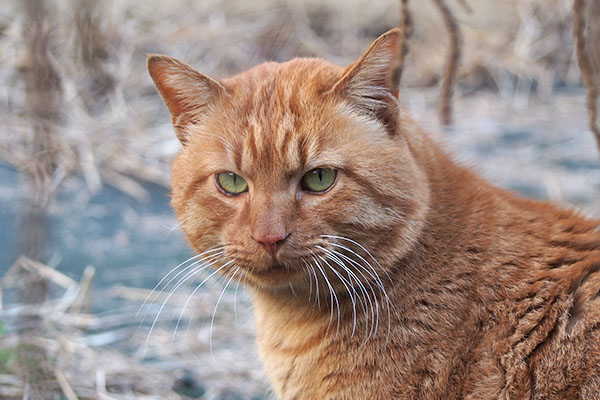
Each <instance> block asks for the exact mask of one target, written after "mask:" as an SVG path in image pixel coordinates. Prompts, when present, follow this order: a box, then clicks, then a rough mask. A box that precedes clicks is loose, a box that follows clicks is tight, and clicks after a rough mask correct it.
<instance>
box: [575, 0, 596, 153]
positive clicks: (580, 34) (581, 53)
mask: <svg viewBox="0 0 600 400" xmlns="http://www.w3.org/2000/svg"><path fill="white" fill-rule="evenodd" d="M586 6H587V9H586ZM586 11H587V12H586ZM588 18H590V19H592V22H595V23H596V25H597V24H600V2H599V1H598V0H594V1H592V2H591V3H590V4H587V3H586V1H585V0H575V2H574V3H573V35H574V37H575V46H576V50H577V60H578V61H579V69H580V70H581V80H582V81H583V85H584V86H585V88H586V90H587V92H586V100H587V110H588V117H589V127H590V130H591V131H592V133H593V134H594V136H595V137H596V144H597V145H598V151H599V152H600V121H598V96H599V94H600V56H599V55H598V46H599V43H600V30H599V29H598V27H597V26H596V27H595V31H594V34H593V35H591V36H592V37H590V38H589V39H591V40H590V41H589V43H590V44H588V41H587V39H588V37H587V36H588V34H589V32H590V29H589V27H590V26H593V25H592V24H589V23H588ZM593 18H595V20H593ZM591 49H593V50H592V51H590V50H591ZM590 53H591V54H590ZM594 58H596V59H594ZM594 61H595V62H594Z"/></svg>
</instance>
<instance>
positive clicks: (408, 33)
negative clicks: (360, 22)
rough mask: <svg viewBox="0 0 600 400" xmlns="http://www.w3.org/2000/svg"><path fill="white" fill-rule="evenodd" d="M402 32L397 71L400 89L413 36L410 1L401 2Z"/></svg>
mask: <svg viewBox="0 0 600 400" xmlns="http://www.w3.org/2000/svg"><path fill="white" fill-rule="evenodd" d="M400 31H401V32H402V38H401V40H402V42H401V43H400V46H401V48H400V62H399V65H400V66H399V69H398V71H397V82H398V87H399V86H400V81H401V80H402V72H403V71H404V62H405V60H406V55H407V54H408V50H409V47H408V41H409V40H410V38H411V37H412V35H413V21H412V16H411V14H410V9H409V8H408V0H400Z"/></svg>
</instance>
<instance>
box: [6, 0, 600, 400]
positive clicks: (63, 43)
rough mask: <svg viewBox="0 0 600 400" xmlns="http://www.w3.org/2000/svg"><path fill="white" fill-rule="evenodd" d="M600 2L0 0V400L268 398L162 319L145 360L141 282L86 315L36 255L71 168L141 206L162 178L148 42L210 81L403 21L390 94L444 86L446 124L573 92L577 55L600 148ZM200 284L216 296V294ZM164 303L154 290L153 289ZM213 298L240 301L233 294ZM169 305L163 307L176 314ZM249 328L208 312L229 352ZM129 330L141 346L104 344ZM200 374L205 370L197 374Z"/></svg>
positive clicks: (83, 283)
mask: <svg viewBox="0 0 600 400" xmlns="http://www.w3.org/2000/svg"><path fill="white" fill-rule="evenodd" d="M598 4H600V3H598V2H593V1H590V0H588V1H587V2H586V1H583V0H576V1H575V3H573V2H572V1H567V0H506V1H501V2H497V1H492V0H477V1H475V0H445V1H442V0H431V1H419V2H417V1H410V0H378V1H370V0H331V1H327V2H323V1H321V0H302V1H295V0H259V1H253V2H240V1H234V0H202V1H197V0H178V1H168V2H166V1H159V0H149V1H146V2H137V1H133V0H106V1H102V2H99V1H94V0H25V1H19V0H5V1H3V2H2V3H0V79H1V80H2V82H4V85H2V87H0V124H1V125H2V126H3V131H2V134H1V135H0V161H2V162H3V163H6V164H8V165H11V166H12V167H14V168H15V169H17V170H19V171H20V176H21V182H22V185H21V188H20V190H21V192H22V196H21V198H22V199H24V202H23V204H22V205H21V206H20V208H21V210H20V213H21V217H20V218H21V224H20V225H21V229H20V235H21V239H20V247H21V249H20V253H21V254H22V255H23V257H21V258H19V260H18V261H17V262H16V263H15V265H13V266H12V268H10V270H9V271H7V273H6V274H5V276H4V277H2V281H1V282H0V289H1V290H2V292H0V300H2V299H3V298H4V297H5V296H6V297H10V296H9V295H8V294H12V293H16V294H15V295H14V296H12V297H11V298H13V299H14V298H17V299H18V300H16V301H14V302H12V303H11V304H10V307H6V305H4V306H3V305H2V302H0V397H2V398H24V397H29V398H40V399H54V398H56V399H58V398H67V399H69V400H71V399H75V398H100V399H112V398H142V397H144V398H161V399H170V398H173V399H176V398H182V396H183V397H184V398H189V397H202V396H204V397H203V398H207V397H208V398H251V397H252V398H262V397H266V396H268V389H267V385H266V383H265V380H264V377H263V375H262V373H261V372H260V370H259V369H258V368H259V367H257V363H256V362H255V360H253V361H249V362H248V364H247V365H242V364H243V363H242V362H239V361H238V364H239V365H234V364H236V363H234V362H231V361H228V360H229V359H236V360H238V358H235V357H240V355H239V354H238V355H232V354H231V353H232V350H231V349H230V348H231V347H233V346H232V345H231V344H227V346H229V347H228V348H227V349H225V350H219V351H220V353H219V356H218V357H221V358H223V359H225V361H224V363H223V364H228V365H226V368H225V367H224V369H222V370H218V369H217V370H215V368H214V366H211V365H208V364H203V363H199V362H198V360H197V359H195V358H193V357H190V349H193V350H197V351H201V352H204V353H206V352H207V349H208V347H209V346H208V345H207V343H206V341H204V342H202V343H200V344H199V340H198V338H197V337H196V336H195V335H194V334H193V333H189V332H188V334H186V336H184V338H183V339H180V340H178V341H177V343H176V344H174V343H173V340H172V339H171V336H172V331H171V330H170V328H168V327H167V328H166V329H163V328H162V327H157V329H156V332H155V334H154V342H155V343H156V346H154V347H151V349H150V350H149V353H150V354H149V357H147V358H146V360H147V359H148V358H155V359H157V360H159V362H158V363H157V364H159V365H158V366H156V365H151V363H149V362H145V361H144V357H145V356H148V355H147V354H141V353H140V351H139V347H141V346H143V343H144V341H145V340H147V339H146V336H145V335H144V334H139V332H136V333H135V334H134V333H132V331H131V329H130V325H131V321H132V320H133V319H134V318H135V316H134V314H135V309H137V308H138V307H139V304H140V303H141V301H142V300H144V299H147V298H148V296H149V294H148V291H144V290H142V289H132V288H110V289H109V290H107V291H105V292H102V294H101V297H110V298H115V299H121V300H123V299H125V300H127V301H128V302H130V303H134V304H135V306H131V304H130V303H127V304H128V307H124V308H123V309H120V310H119V313H116V314H113V315H95V314H93V313H90V312H89V305H90V302H91V298H92V296H91V294H90V293H91V281H92V280H93V277H94V270H93V269H87V270H86V273H84V276H83V277H82V278H81V280H80V281H79V282H77V281H75V280H73V279H72V278H70V277H68V276H65V275H63V274H61V273H60V272H58V271H56V270H54V269H53V268H50V267H48V266H47V265H46V264H45V262H46V261H47V258H48V249H47V238H48V235H49V234H50V233H49V231H48V226H47V225H48V222H47V220H46V219H47V211H48V207H49V205H50V204H52V203H53V202H55V201H57V200H56V193H57V191H58V190H59V188H60V187H61V185H63V184H64V183H65V182H66V181H68V180H69V179H71V178H72V177H78V178H80V179H83V180H84V182H85V188H84V189H83V190H85V191H86V192H87V193H88V194H89V196H94V195H95V194H97V193H99V191H100V190H101V188H102V186H103V185H111V186H114V187H116V188H118V189H119V190H121V191H123V192H124V193H126V194H128V195H129V196H131V197H133V198H135V199H138V200H140V201H141V202H143V201H145V200H147V199H148V198H149V196H150V194H149V193H148V192H147V190H146V189H145V187H144V182H152V183H155V184H158V185H161V186H164V187H168V186H169V183H170V173H169V165H170V162H171V160H172V159H173V157H174V156H175V154H176V153H177V152H178V150H179V146H180V145H179V143H178V141H177V139H176V138H175V136H174V135H173V133H172V128H171V126H170V124H169V118H168V115H167V112H166V110H165V109H164V106H163V104H162V102H161V101H160V99H159V97H158V95H157V94H156V91H155V89H154V87H153V86H152V83H151V81H150V79H149V78H148V76H147V74H146V70H145V55H146V54H147V53H164V54H169V55H171V56H175V57H178V58H180V59H181V60H183V61H185V62H187V63H189V64H191V65H193V66H195V67H196V68H197V69H198V70H200V71H202V72H204V73H207V74H210V75H212V76H214V77H215V78H222V77H225V76H228V75H231V74H234V73H237V72H240V71H243V70H246V69H248V68H250V67H252V66H253V65H256V64H258V63H261V62H263V61H267V60H274V61H286V60H288V59H290V58H292V57H297V56H307V57H321V58H326V59H328V60H331V61H333V62H336V63H339V64H348V63H350V62H352V61H353V60H354V59H355V58H356V57H358V56H359V55H360V54H361V53H362V52H363V51H364V49H365V48H366V47H367V46H368V45H369V44H370V43H371V42H372V41H373V40H374V39H375V38H376V37H377V36H378V35H380V34H381V33H383V32H385V31H387V30H388V29H390V28H392V27H394V26H398V25H399V24H401V25H403V26H404V29H405V34H406V36H407V37H409V36H410V41H409V42H407V43H408V45H407V46H406V48H405V50H407V51H408V52H407V53H406V54H405V65H404V70H403V71H402V72H403V73H402V78H403V79H402V85H403V88H424V89H423V90H428V89H427V88H431V87H437V86H440V88H441V90H442V91H441V95H440V100H439V102H440V106H439V107H440V109H441V118H442V120H443V122H444V123H448V122H450V116H451V111H452V109H451V107H450V106H451V96H452V94H453V92H459V93H461V95H462V96H468V95H469V94H472V95H477V94H478V93H481V92H485V93H489V92H493V93H495V94H496V95H497V96H499V97H501V98H503V99H508V100H510V99H514V98H517V97H518V98H520V99H522V98H525V99H533V98H535V99H536V101H539V102H541V103H543V102H545V101H547V100H548V99H550V98H552V96H553V94H554V93H555V92H556V90H560V89H561V88H564V87H578V86H579V85H580V80H581V78H582V76H581V74H580V68H579V66H578V61H577V60H578V56H579V60H580V62H581V63H582V64H581V65H582V68H581V71H583V82H584V84H585V86H586V88H587V89H588V92H587V93H588V96H587V107H588V110H589V114H590V124H589V126H590V130H591V131H593V132H595V133H596V135H598V140H599V143H600V134H598V131H597V130H598V127H597V124H598V122H597V119H598V116H597V114H598V113H597V108H598V105H597V102H598V92H599V91H600V89H598V88H599V85H600V83H599V82H600V78H599V75H600V73H599V71H600V67H599V66H600V58H599V57H600V56H599V55H598V46H597V43H598V40H600V39H598V38H599V37H600V33H599V32H600V29H598V26H600V24H599V23H598V21H599V19H600V11H599V10H600V6H598ZM573 16H575V18H573ZM401 21H403V22H401ZM590 21H591V22H590ZM573 22H574V23H575V26H573ZM574 33H575V36H576V37H577V41H576V42H574V40H573V34H574ZM574 43H575V44H576V46H575V44H574ZM595 44H596V45H595ZM401 92H402V90H401ZM527 101H529V100H527ZM469 104H471V105H472V103H469ZM455 110H456V109H455ZM211 290H212V291H211ZM207 291H208V293H209V294H210V295H211V296H213V297H214V298H216V297H217V296H218V293H219V291H218V289H207ZM236 292H237V291H236ZM7 293H8V294H7ZM164 298H165V296H164V295H163V294H162V293H159V294H158V295H157V296H156V298H154V300H158V301H159V302H160V301H161V300H162V299H164ZM187 298H188V297H187V294H186V293H182V294H181V295H179V294H178V295H177V296H173V299H172V301H173V302H174V303H175V304H176V305H175V306H174V307H173V308H174V309H175V310H177V311H179V310H178V308H177V304H179V309H180V308H181V304H182V303H184V302H186V301H187ZM223 303H224V304H225V305H224V307H225V308H227V307H229V308H231V305H232V304H233V307H234V308H235V298H234V299H233V302H232V301H231V299H229V300H227V299H225V300H224V301H223ZM159 304H160V303H159ZM190 308H194V309H195V311H196V312H197V313H199V314H201V315H203V316H204V317H208V318H209V319H210V317H211V314H212V318H214V314H213V308H212V306H210V307H207V306H206V304H203V303H197V304H194V306H193V307H190ZM132 309H133V310H134V311H132ZM153 310H154V311H152V312H156V308H154V309H153ZM230 311H231V309H230V310H229V314H232V313H231V312H230ZM172 315H174V316H175V318H176V317H177V316H178V312H175V311H173V313H172ZM185 317H186V318H188V315H187V314H186V316H185ZM191 318H193V316H192V317H191ZM151 319H152V318H151ZM186 320H187V319H186ZM244 321H245V322H243V323H242V326H243V327H244V328H243V329H241V331H240V332H239V333H234V332H233V330H232V328H231V326H230V325H227V324H229V323H231V321H230V320H226V321H225V322H223V321H219V320H218V321H217V322H216V326H215V330H216V332H217V333H218V332H221V335H217V337H218V338H217V339H216V342H219V340H222V341H226V340H227V339H230V340H231V341H235V340H236V335H237V339H239V342H240V343H242V344H241V345H238V347H237V348H234V351H233V353H235V352H236V351H237V352H245V351H246V349H245V348H244V346H243V345H244V344H248V338H247V337H246V338H245V339H243V338H242V336H244V335H246V336H248V337H250V336H251V331H252V327H251V321H250V318H249V317H246V319H244ZM171 322H172V321H171ZM128 324H129V325H128ZM190 324H191V319H190ZM101 329H102V330H101ZM203 329H204V328H203ZM244 329H245V330H244ZM205 331H206V329H204V331H202V332H205ZM248 332H250V333H248ZM205 336H206V335H205ZM124 337H127V338H128V339H131V341H132V343H134V344H135V346H137V347H135V348H127V349H119V350H117V349H115V348H114V345H115V343H118V342H120V341H122V340H123V338H124ZM210 340H211V339H209V341H210ZM244 340H246V341H244ZM219 343H220V342H219ZM140 344H141V345H140ZM211 345H212V343H211ZM111 346H113V347H111ZM129 346H130V347H131V346H134V345H132V344H129ZM210 351H211V352H212V348H211V350H210ZM186 368H192V369H193V370H192V372H190V370H188V369H186ZM234 368H237V369H235V372H232V371H233V370H234ZM197 376H200V377H202V379H203V381H202V382H198V381H197V380H196V378H195V377H197ZM219 376H220V378H219ZM203 382H204V383H203ZM207 382H208V383H207ZM205 383H207V387H206V388H205V387H204V384H205ZM177 393H180V394H177ZM232 393H233V394H232ZM235 393H237V394H235ZM186 396H187V397H186ZM227 396H230V397H227ZM235 396H238V397H235ZM253 396H254V397H253Z"/></svg>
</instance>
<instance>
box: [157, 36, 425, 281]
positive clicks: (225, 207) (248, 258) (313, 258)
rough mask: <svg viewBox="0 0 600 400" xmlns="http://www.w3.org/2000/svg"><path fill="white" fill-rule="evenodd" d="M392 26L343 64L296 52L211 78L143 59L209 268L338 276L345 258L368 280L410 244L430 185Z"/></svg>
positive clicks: (181, 194)
mask: <svg viewBox="0 0 600 400" xmlns="http://www.w3.org/2000/svg"><path fill="white" fill-rule="evenodd" d="M397 35H398V33H397V32H396V31H392V32H390V33H388V34H387V35H384V36H382V38H380V39H378V41H376V42H375V43H374V44H373V46H371V48H370V49H369V51H367V53H365V55H364V56H363V57H362V58H361V59H360V60H359V61H358V62H356V63H355V64H353V65H352V66H350V67H349V68H347V69H346V70H343V69H341V68H339V67H336V66H334V65H332V64H329V63H327V62H325V61H322V60H316V59H297V60H292V61H290V62H287V63H283V64H276V63H266V64H262V65H259V66H257V67H255V68H253V69H251V70H249V71H247V72H245V73H243V74H240V75H237V76H234V77H232V78H229V79H225V80H222V81H220V82H217V81H214V80H212V79H211V78H209V77H207V76H205V75H201V74H199V73H197V72H196V71H194V70H192V69H191V68H190V67H188V66H186V65H185V64H182V63H180V62H178V61H176V60H174V59H171V58H168V57H164V56H152V57H150V58H149V70H150V74H151V76H152V77H153V79H154V81H155V83H156V84H157V87H158V88H159V91H160V93H161V95H162V96H163V99H164V100H165V103H166V104H167V106H168V108H169V110H170V112H171V115H172V117H173V123H174V125H175V128H176V131H177V134H178V136H179V138H180V140H181V141H182V143H183V145H184V146H183V150H182V151H181V153H180V154H179V156H178V157H177V159H176V160H175V162H174V165H173V197H172V204H173V207H174V208H175V211H176V213H177V215H178V217H179V219H180V221H181V226H182V228H183V230H184V232H185V234H186V236H187V238H188V240H189V241H190V243H191V245H192V246H193V248H194V249H195V250H196V251H198V252H205V251H209V252H210V251H211V250H212V249H218V250H215V254H221V252H222V251H223V252H224V253H223V254H224V255H223V257H224V258H222V259H220V260H219V262H218V263H217V265H216V267H223V266H224V267H223V269H222V272H223V273H225V274H228V275H232V274H234V273H235V274H236V276H237V277H238V278H243V279H244V280H245V281H246V282H247V283H249V284H251V285H254V286H255V287H259V288H264V289H277V288H288V287H289V286H290V285H292V286H294V287H295V288H296V289H298V290H302V289H303V288H304V289H306V288H307V287H308V282H309V281H310V280H311V279H313V275H315V274H316V275H322V274H324V275H325V276H327V277H329V278H331V279H329V280H330V281H331V282H332V285H333V286H335V287H340V286H342V285H343V283H344V282H343V279H335V277H336V274H337V273H339V271H340V270H342V271H344V269H343V268H344V267H343V266H342V264H343V265H347V268H350V269H354V270H355V272H354V277H356V279H358V280H363V278H364V279H365V280H369V279H370V278H371V276H372V275H374V274H375V273H376V274H377V275H381V273H383V271H382V270H381V269H383V268H385V266H386V265H390V264H391V263H392V262H393V261H394V260H397V259H398V257H401V256H402V255H403V254H404V253H405V252H406V251H407V249H408V247H409V246H410V244H411V242H412V241H413V240H414V238H415V236H416V235H417V234H418V232H419V230H420V228H421V226H420V224H421V221H422V220H423V218H424V213H425V212H426V208H427V184H426V182H425V181H424V178H423V175H422V173H421V171H420V170H419V169H418V167H417V166H416V164H415V161H414V159H413V156H412V155H411V152H410V150H409V146H408V143H407V142H406V140H404V138H403V137H402V133H401V127H400V125H401V124H400V121H398V118H399V116H398V109H397V102H396V101H395V98H394V95H395V92H394V89H393V88H394V84H395V82H394V71H395V68H396V67H397V65H396V64H394V63H395V62H396V60H397V50H398V49H397ZM210 254H211V253H208V254H207V255H209V256H210ZM358 265H362V266H364V268H362V269H361V268H359V267H358ZM357 269H358V270H357ZM346 272H347V271H346ZM346 272H344V273H346ZM359 272H362V274H360V273H359ZM314 279H317V278H316V277H315V278H314ZM335 282H337V284H336V283H335Z"/></svg>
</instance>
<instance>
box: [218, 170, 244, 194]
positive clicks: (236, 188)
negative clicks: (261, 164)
mask: <svg viewBox="0 0 600 400" xmlns="http://www.w3.org/2000/svg"><path fill="white" fill-rule="evenodd" d="M217 184H218V185H219V187H220V188H221V190H223V191H224V192H225V193H226V194H232V195H236V194H240V193H243V192H246V191H247V190H248V184H247V183H246V181H245V180H244V178H242V177H241V176H239V175H237V174H234V173H233V172H219V173H218V174H217Z"/></svg>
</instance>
